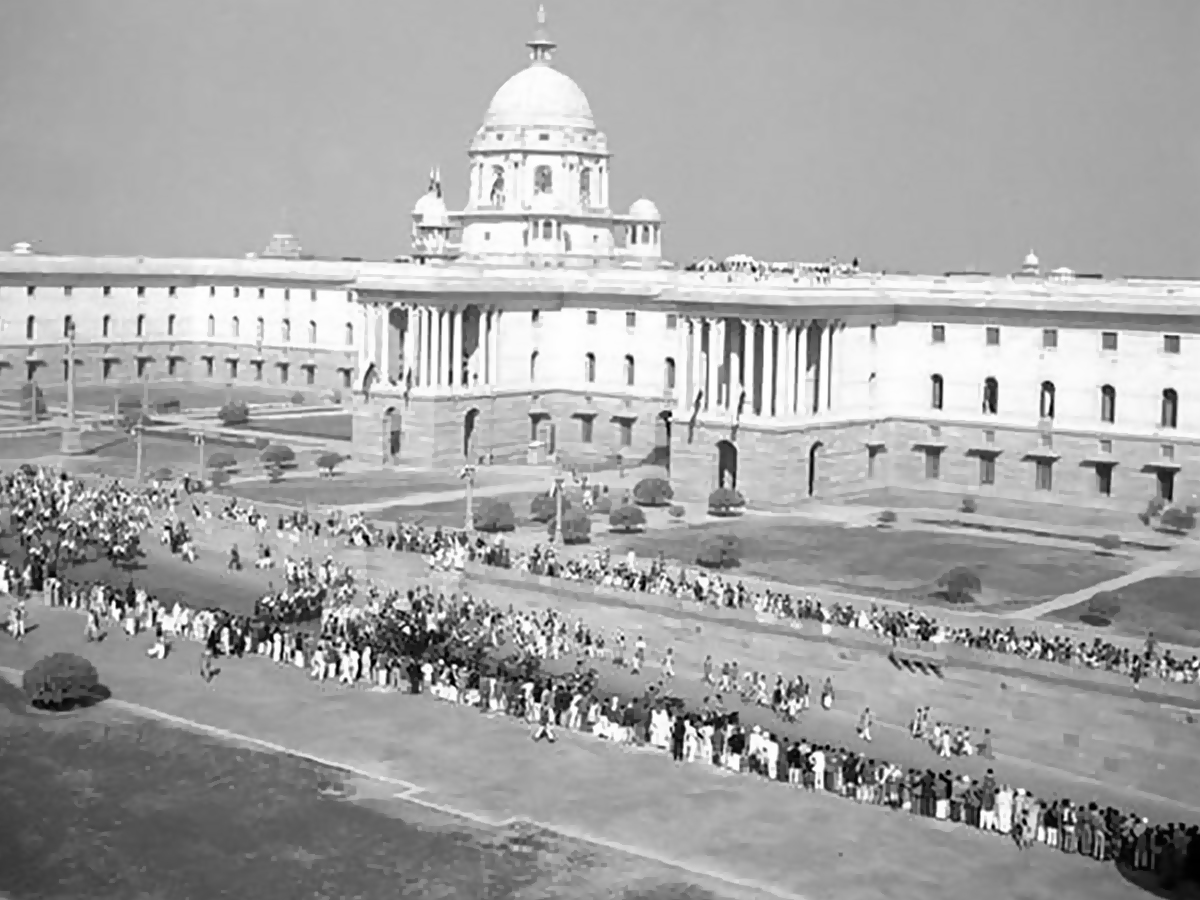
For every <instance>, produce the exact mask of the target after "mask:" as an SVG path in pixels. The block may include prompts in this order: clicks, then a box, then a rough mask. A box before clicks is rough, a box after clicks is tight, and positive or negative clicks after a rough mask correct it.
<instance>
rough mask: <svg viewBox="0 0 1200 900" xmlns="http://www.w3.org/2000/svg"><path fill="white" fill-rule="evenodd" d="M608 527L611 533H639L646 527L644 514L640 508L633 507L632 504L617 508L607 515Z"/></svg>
mask: <svg viewBox="0 0 1200 900" xmlns="http://www.w3.org/2000/svg"><path fill="white" fill-rule="evenodd" d="M608 525H609V527H610V528H612V530H613V531H620V532H623V533H625V534H628V533H629V532H631V531H639V530H641V529H642V528H644V527H645V526H646V514H645V513H644V512H643V511H642V508H641V507H640V506H634V505H633V504H632V503H630V504H627V505H625V506H618V507H617V508H616V509H614V510H613V511H612V512H611V513H609V515H608Z"/></svg>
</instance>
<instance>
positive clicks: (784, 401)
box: [778, 322, 797, 418]
mask: <svg viewBox="0 0 1200 900" xmlns="http://www.w3.org/2000/svg"><path fill="white" fill-rule="evenodd" d="M796 332H797V329H796V326H795V325H794V324H793V323H791V322H784V323H783V324H782V326H781V329H780V333H779V339H780V342H781V346H780V348H779V357H780V363H779V370H780V371H779V412H778V415H780V416H782V417H783V418H791V417H792V416H793V415H794V414H795V412H796Z"/></svg>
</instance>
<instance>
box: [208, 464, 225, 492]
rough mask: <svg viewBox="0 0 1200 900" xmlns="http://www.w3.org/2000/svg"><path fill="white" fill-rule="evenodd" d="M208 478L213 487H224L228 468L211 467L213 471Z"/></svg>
mask: <svg viewBox="0 0 1200 900" xmlns="http://www.w3.org/2000/svg"><path fill="white" fill-rule="evenodd" d="M208 480H209V482H210V483H211V484H212V486H213V487H215V488H219V487H224V486H225V485H227V484H229V470H228V469H213V473H212V474H211V475H209V476H208Z"/></svg>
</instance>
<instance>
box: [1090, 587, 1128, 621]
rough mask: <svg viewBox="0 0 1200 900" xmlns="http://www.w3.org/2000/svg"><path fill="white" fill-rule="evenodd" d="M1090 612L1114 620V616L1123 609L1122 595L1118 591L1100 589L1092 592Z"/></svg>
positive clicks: (1106, 619)
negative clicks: (1097, 591) (1094, 592)
mask: <svg viewBox="0 0 1200 900" xmlns="http://www.w3.org/2000/svg"><path fill="white" fill-rule="evenodd" d="M1087 609H1088V613H1089V614H1090V615H1091V616H1093V617H1094V618H1097V619H1104V620H1105V621H1106V622H1112V620H1113V617H1114V616H1116V614H1117V613H1119V612H1120V611H1121V595H1120V594H1118V593H1117V592H1116V591H1100V592H1099V593H1096V594H1092V598H1091V599H1090V600H1088V604H1087Z"/></svg>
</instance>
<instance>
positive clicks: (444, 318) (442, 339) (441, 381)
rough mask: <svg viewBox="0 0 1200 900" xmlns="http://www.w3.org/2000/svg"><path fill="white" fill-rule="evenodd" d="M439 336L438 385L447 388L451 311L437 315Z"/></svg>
mask: <svg viewBox="0 0 1200 900" xmlns="http://www.w3.org/2000/svg"><path fill="white" fill-rule="evenodd" d="M437 329H438V331H437V334H438V353H437V384H438V386H439V387H445V386H446V384H447V379H446V367H447V361H448V360H449V359H450V311H449V310H445V309H439V310H438V313H437Z"/></svg>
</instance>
